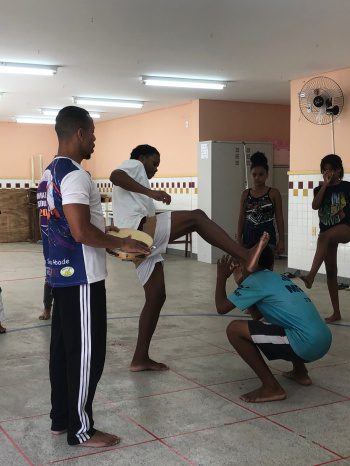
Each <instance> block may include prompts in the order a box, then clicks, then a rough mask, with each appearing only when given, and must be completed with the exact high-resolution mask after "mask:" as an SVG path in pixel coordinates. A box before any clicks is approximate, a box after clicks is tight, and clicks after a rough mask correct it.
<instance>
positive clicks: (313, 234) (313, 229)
mask: <svg viewBox="0 0 350 466" xmlns="http://www.w3.org/2000/svg"><path fill="white" fill-rule="evenodd" d="M311 235H312V236H316V227H312V228H311Z"/></svg>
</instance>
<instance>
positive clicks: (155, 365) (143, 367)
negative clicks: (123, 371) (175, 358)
mask: <svg viewBox="0 0 350 466" xmlns="http://www.w3.org/2000/svg"><path fill="white" fill-rule="evenodd" d="M129 370H130V371H131V372H141V371H167V370H169V366H167V365H166V364H163V363H162V362H156V361H153V360H152V359H147V360H146V361H143V362H134V361H133V362H132V363H131V364H130V367H129Z"/></svg>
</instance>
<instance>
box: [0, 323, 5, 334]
mask: <svg viewBox="0 0 350 466" xmlns="http://www.w3.org/2000/svg"><path fill="white" fill-rule="evenodd" d="M0 333H6V328H5V327H3V326H2V325H1V322H0Z"/></svg>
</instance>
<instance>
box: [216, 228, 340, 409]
mask: <svg viewBox="0 0 350 466" xmlns="http://www.w3.org/2000/svg"><path fill="white" fill-rule="evenodd" d="M267 242H268V235H267V234H265V233H264V235H263V236H262V237H261V239H260V242H259V246H258V249H260V252H261V251H262V252H261V256H260V258H259V263H258V264H259V268H258V269H257V271H255V272H253V273H249V272H247V271H246V269H243V268H242V267H240V266H239V265H237V264H235V263H234V262H233V259H232V258H231V257H229V256H223V257H222V258H221V259H220V260H219V261H218V264H217V284H216V292H215V303H216V308H217V311H218V313H219V314H226V313H228V312H229V311H231V310H232V309H234V308H235V307H237V308H239V309H241V310H242V311H243V310H245V309H249V310H250V312H251V316H252V317H253V320H249V321H245V320H244V321H243V320H233V321H232V322H231V323H230V324H229V325H228V327H227V329H226V333H227V337H228V339H229V341H230V343H231V345H232V346H233V347H234V349H235V350H236V351H237V353H238V354H239V355H240V356H241V357H242V359H243V360H244V361H245V362H246V363H247V364H248V365H249V366H250V367H251V368H252V369H253V371H254V372H255V373H256V375H257V376H258V377H259V379H260V380H261V382H262V385H261V387H259V388H257V389H256V390H253V391H252V392H250V393H246V394H245V395H242V396H241V397H240V398H241V399H242V400H243V401H246V402H251V403H261V402H265V401H278V400H284V399H285V398H286V397H287V395H286V392H285V391H284V389H283V388H282V387H281V385H280V384H279V383H278V382H277V380H276V378H275V377H274V376H273V375H272V372H271V370H270V369H269V367H268V366H267V364H266V363H265V361H264V359H263V357H262V355H261V353H263V354H264V355H265V356H266V357H267V359H269V360H274V359H284V360H286V361H291V362H292V364H293V369H292V370H291V371H290V372H284V373H283V375H284V376H285V377H287V378H290V379H293V380H294V381H295V382H297V383H299V384H301V385H311V383H312V381H311V379H310V377H309V376H308V371H307V369H306V367H305V363H306V362H311V361H315V360H317V359H320V358H322V356H324V355H325V354H326V353H327V351H328V350H329V347H330V345H331V341H332V334H331V332H330V330H329V328H328V327H327V325H326V324H325V322H324V321H323V319H321V317H320V315H319V313H318V311H317V309H316V307H315V306H314V304H313V303H312V302H311V300H310V298H308V297H307V296H306V294H305V293H304V292H303V290H301V289H300V288H299V287H298V286H296V285H295V284H294V283H293V282H292V281H290V280H289V278H287V277H286V276H284V275H279V274H277V273H275V272H272V271H271V269H272V267H273V261H274V258H273V252H272V250H271V249H270V248H269V246H266V248H265V245H266V244H267ZM257 252H258V251H257ZM231 274H233V276H234V280H235V282H236V283H237V285H239V286H238V288H237V289H236V291H234V292H233V293H231V294H230V295H229V296H227V295H226V281H227V279H228V278H229V277H230V275H231ZM262 317H264V320H265V321H264V322H262V321H260V320H259V319H260V318H262Z"/></svg>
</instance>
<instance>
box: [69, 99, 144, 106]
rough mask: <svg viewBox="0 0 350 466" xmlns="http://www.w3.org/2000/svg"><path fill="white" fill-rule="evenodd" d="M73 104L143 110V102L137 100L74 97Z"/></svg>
mask: <svg viewBox="0 0 350 466" xmlns="http://www.w3.org/2000/svg"><path fill="white" fill-rule="evenodd" d="M73 102H74V103H75V104H77V105H91V106H93V107H123V108H142V107H143V102H138V101H136V100H121V99H97V98H93V97H73Z"/></svg>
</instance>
